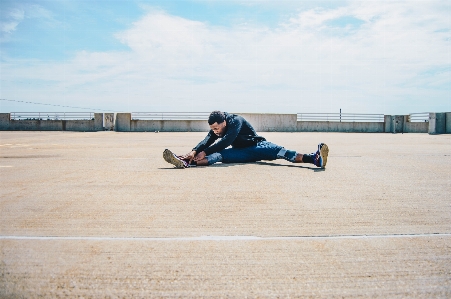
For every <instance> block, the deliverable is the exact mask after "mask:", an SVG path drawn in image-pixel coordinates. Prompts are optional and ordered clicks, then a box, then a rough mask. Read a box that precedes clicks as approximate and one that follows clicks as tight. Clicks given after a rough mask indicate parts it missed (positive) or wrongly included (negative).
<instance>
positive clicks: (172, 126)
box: [130, 120, 210, 132]
mask: <svg viewBox="0 0 451 299" xmlns="http://www.w3.org/2000/svg"><path fill="white" fill-rule="evenodd" d="M208 130H210V127H209V126H208V122H207V120H131V123H130V131H131V132H155V131H161V132H207V131H208Z"/></svg>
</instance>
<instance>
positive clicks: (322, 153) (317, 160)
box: [313, 143, 329, 168]
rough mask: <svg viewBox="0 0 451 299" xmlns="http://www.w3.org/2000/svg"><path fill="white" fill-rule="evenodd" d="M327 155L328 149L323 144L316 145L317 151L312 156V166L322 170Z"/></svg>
mask: <svg viewBox="0 0 451 299" xmlns="http://www.w3.org/2000/svg"><path fill="white" fill-rule="evenodd" d="M328 155H329V147H328V146H327V144H325V143H320V144H318V150H317V151H316V153H315V154H314V155H313V164H315V165H316V166H318V167H321V168H324V167H326V164H327V156H328Z"/></svg>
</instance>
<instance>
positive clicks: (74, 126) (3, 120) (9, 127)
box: [0, 113, 103, 132]
mask: <svg viewBox="0 0 451 299" xmlns="http://www.w3.org/2000/svg"><path fill="white" fill-rule="evenodd" d="M102 117H103V115H102V114H101V113H94V120H39V119H36V120H12V119H11V115H10V113H1V114H0V130H3V131H79V132H95V131H101V130H102V121H103V120H102Z"/></svg>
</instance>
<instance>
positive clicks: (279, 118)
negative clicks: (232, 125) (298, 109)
mask: <svg viewBox="0 0 451 299" xmlns="http://www.w3.org/2000/svg"><path fill="white" fill-rule="evenodd" d="M237 114H239V115H241V116H242V117H244V118H245V119H246V120H247V121H249V122H250V123H251V124H252V126H253V127H254V129H255V130H256V131H258V132H294V131H296V129H297V115H296V114H271V113H237Z"/></svg>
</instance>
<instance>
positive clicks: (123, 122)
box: [115, 113, 132, 132]
mask: <svg viewBox="0 0 451 299" xmlns="http://www.w3.org/2000/svg"><path fill="white" fill-rule="evenodd" d="M131 120H132V114H131V113H117V114H116V123H115V128H116V131H118V132H130V122H131Z"/></svg>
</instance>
